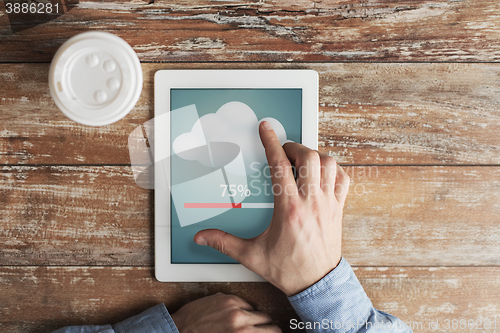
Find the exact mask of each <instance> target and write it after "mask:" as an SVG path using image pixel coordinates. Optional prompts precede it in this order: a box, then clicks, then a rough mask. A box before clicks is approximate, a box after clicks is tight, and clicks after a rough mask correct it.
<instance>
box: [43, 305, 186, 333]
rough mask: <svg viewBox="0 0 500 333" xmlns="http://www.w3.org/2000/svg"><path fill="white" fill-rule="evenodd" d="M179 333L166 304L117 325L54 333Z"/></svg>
mask: <svg viewBox="0 0 500 333" xmlns="http://www.w3.org/2000/svg"><path fill="white" fill-rule="evenodd" d="M144 332H148V333H179V331H178V330H177V327H176V326H175V324H174V321H173V320H172V317H170V314H169V313H168V311H167V308H166V307H165V305H164V304H159V305H157V306H154V307H152V308H150V309H148V310H146V311H144V312H142V313H141V314H138V315H136V316H133V317H130V318H128V319H126V320H124V321H122V322H120V323H118V324H115V325H103V326H95V325H86V326H68V327H64V328H61V329H59V330H57V331H55V332H53V333H144Z"/></svg>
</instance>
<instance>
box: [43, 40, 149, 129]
mask: <svg viewBox="0 0 500 333" xmlns="http://www.w3.org/2000/svg"><path fill="white" fill-rule="evenodd" d="M49 87H50V94H51V96H52V98H53V99H54V101H55V103H56V105H57V106H58V107H59V109H60V110H61V111H62V112H63V113H64V114H65V115H66V116H68V117H69V118H70V119H72V120H74V121H76V122H78V123H81V124H84V125H90V126H102V125H108V124H111V123H114V122H116V121H118V120H120V119H121V118H123V117H125V116H126V115H127V114H128V113H129V112H130V110H132V108H133V107H134V105H135V104H136V103H137V100H138V99H139V96H140V94H141V90H142V69H141V63H140V62H139V58H138V57H137V54H136V53H135V52H134V50H133V49H132V47H130V45H128V44H127V42H125V41H124V40H123V39H121V38H120V37H118V36H115V35H113V34H110V33H107V32H94V31H92V32H85V33H82V34H79V35H76V36H74V37H72V38H70V39H69V40H68V41H66V42H65V43H64V44H63V45H62V46H61V47H60V48H59V50H57V53H56V54H55V56H54V58H53V59H52V64H51V66H50V72H49Z"/></svg>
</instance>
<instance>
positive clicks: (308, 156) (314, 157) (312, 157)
mask: <svg viewBox="0 0 500 333" xmlns="http://www.w3.org/2000/svg"><path fill="white" fill-rule="evenodd" d="M304 159H305V160H306V161H308V162H311V163H318V164H319V162H320V156H319V153H318V152H317V151H316V150H308V151H306V152H305V153H304Z"/></svg>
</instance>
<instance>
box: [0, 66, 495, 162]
mask: <svg viewBox="0 0 500 333" xmlns="http://www.w3.org/2000/svg"><path fill="white" fill-rule="evenodd" d="M175 68H250V69H251V68H276V69H280V68H307V69H314V70H316V71H318V73H319V76H320V92H319V93H320V119H319V130H320V132H319V145H320V150H322V151H323V152H326V153H328V154H330V155H332V156H334V157H335V158H336V159H337V160H338V161H339V162H341V163H350V164H417V165H418V164H433V165H451V164H490V165H491V164H495V165H498V164H500V137H499V136H498V133H499V132H500V111H499V108H498V105H499V104H500V65H498V64H358V63H343V64H300V65H297V64H203V63H196V64H189V65H186V64H143V72H144V88H143V91H142V95H141V97H140V99H139V102H138V103H137V105H136V107H135V108H134V109H133V110H132V111H131V112H130V114H129V115H128V116H126V117H125V118H124V119H122V120H120V121H118V122H117V123H115V124H112V125H109V126H103V127H89V126H84V125H80V124H77V123H75V122H73V121H71V120H69V119H68V118H66V117H65V116H64V115H63V114H62V113H61V112H60V111H59V110H58V109H57V107H56V106H55V104H54V102H53V101H52V99H51V98H50V94H49V89H48V83H47V76H48V69H49V66H48V65H47V64H12V65H5V64H4V65H0V87H2V89H3V94H2V97H1V100H0V107H1V110H2V112H1V113H0V164H129V163H130V159H129V152H128V148H127V142H128V141H127V138H128V135H129V134H130V133H131V132H132V130H133V129H134V128H135V127H136V126H139V125H140V124H142V123H143V122H145V121H147V120H149V119H151V118H152V117H153V116H154V102H153V100H152V98H153V97H152V96H153V75H154V73H155V72H156V71H157V70H159V69H175Z"/></svg>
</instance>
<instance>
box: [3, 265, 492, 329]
mask: <svg viewBox="0 0 500 333" xmlns="http://www.w3.org/2000/svg"><path fill="white" fill-rule="evenodd" d="M354 269H355V272H356V275H357V276H358V279H359V280H360V282H361V284H362V285H363V287H364V288H365V290H366V292H367V294H368V296H369V297H370V298H371V300H372V302H373V304H374V306H375V307H376V308H378V309H380V310H383V311H387V312H389V313H391V314H393V315H395V316H397V317H399V318H400V319H402V320H403V321H405V322H407V323H409V324H410V325H411V326H412V327H413V330H414V332H433V333H435V332H450V330H445V329H444V325H445V324H446V321H445V320H447V319H448V320H450V321H451V320H453V319H458V320H461V319H465V320H466V321H469V320H473V321H474V324H475V325H477V323H478V322H479V320H483V321H485V320H486V319H488V320H490V321H492V322H493V321H495V320H496V325H497V330H498V325H500V318H498V299H499V298H500V281H499V280H498V278H497V277H498V275H499V274H500V268H498V267H495V268H489V267H477V268H473V267H466V268H455V267H449V268H443V267H442V268H416V267H403V268H398V267H377V268H374V267H362V268H354ZM110 286H113V288H110ZM0 290H1V294H0V313H1V314H2V318H3V320H2V321H1V322H0V329H1V330H2V332H11V333H21V332H22V333H29V332H37V333H43V332H47V333H48V332H51V331H52V330H55V329H57V328H60V327H62V326H66V325H78V324H80V325H82V324H106V323H116V322H119V321H121V320H124V319H125V318H127V317H128V316H131V315H134V314H137V313H139V312H141V311H143V310H146V309H147V308H149V307H151V306H154V305H156V304H158V303H162V302H164V303H165V304H166V306H167V308H168V309H169V310H170V311H172V312H175V311H176V310H177V309H178V308H179V307H180V306H182V305H183V304H185V303H187V302H189V301H192V300H195V299H198V298H199V297H203V296H206V295H211V294H214V293H217V292H223V293H227V294H235V295H238V296H240V297H242V298H243V299H245V300H246V301H248V302H249V303H250V304H252V305H253V306H254V307H255V308H256V309H257V310H260V311H264V312H267V313H269V314H270V315H271V317H272V318H273V320H275V322H276V323H277V324H278V325H279V326H280V327H281V328H282V329H283V332H291V331H292V330H291V329H290V324H289V323H290V319H291V318H297V317H296V314H295V313H294V311H293V309H292V308H291V306H290V305H289V303H288V301H287V299H286V297H285V296H284V295H283V294H282V293H281V292H280V291H279V290H277V289H276V288H274V287H273V286H271V285H269V284H267V283H160V282H157V281H156V280H154V278H153V277H152V270H151V269H150V268H148V267H1V268H0ZM33 304H36V306H33ZM431 321H432V322H436V321H437V322H438V325H439V328H438V329H429V322H431ZM475 327H477V326H475ZM497 330H494V329H492V328H490V329H484V327H483V329H482V330H479V331H480V332H492V333H493V332H496V331H497ZM457 331H462V332H467V331H469V332H473V331H476V330H475V329H474V328H472V329H470V330H469V329H462V330H457ZM295 332H296V330H295Z"/></svg>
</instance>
